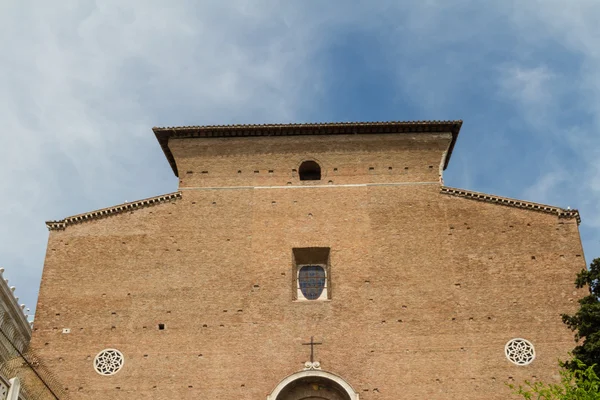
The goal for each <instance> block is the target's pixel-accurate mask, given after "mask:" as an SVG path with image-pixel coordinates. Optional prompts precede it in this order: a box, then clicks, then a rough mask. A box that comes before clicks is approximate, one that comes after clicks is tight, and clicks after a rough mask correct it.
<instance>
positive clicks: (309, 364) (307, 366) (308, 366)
mask: <svg viewBox="0 0 600 400" xmlns="http://www.w3.org/2000/svg"><path fill="white" fill-rule="evenodd" d="M311 369H321V363H320V362H318V361H314V362H310V361H307V362H305V363H304V370H305V371H308V370H311Z"/></svg>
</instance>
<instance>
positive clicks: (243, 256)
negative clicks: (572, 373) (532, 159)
mask: <svg viewBox="0 0 600 400" xmlns="http://www.w3.org/2000/svg"><path fill="white" fill-rule="evenodd" d="M427 138H428V139H431V140H425V141H421V140H420V139H419V138H414V139H411V140H406V139H407V138H399V139H398V138H396V139H393V140H387V139H386V140H384V139H383V138H366V139H365V138H362V137H359V138H352V139H353V140H355V144H357V146H358V147H356V146H353V145H352V142H351V141H350V142H351V143H350V144H349V143H348V142H341V141H339V142H338V141H337V139H336V140H335V141H334V142H333V143H330V142H327V140H325V139H326V138H324V137H321V138H310V140H308V139H302V138H272V139H271V138H259V139H249V140H245V139H244V140H242V139H233V140H232V141H231V142H229V141H228V140H230V139H209V140H201V139H185V140H178V141H174V142H173V143H172V149H173V152H174V154H175V155H176V158H177V160H178V161H177V162H178V168H179V172H180V177H181V179H182V183H181V186H182V189H183V197H182V199H181V200H177V201H175V202H173V203H166V204H160V205H156V206H153V207H149V208H145V209H140V210H136V211H134V212H130V213H123V214H120V215H116V216H112V217H109V218H105V219H100V220H96V221H90V222H84V223H81V224H78V225H74V226H69V227H67V228H66V229H65V230H64V231H52V232H51V234H50V239H49V243H48V252H47V257H46V263H45V268H44V275H43V279H42V285H41V289H40V297H39V303H38V308H37V314H36V322H35V328H34V335H33V340H32V347H33V348H34V349H35V350H36V351H37V352H38V353H39V354H40V355H41V356H42V357H43V358H44V359H45V360H46V363H47V364H48V365H49V366H50V367H51V368H52V369H53V370H54V372H55V373H56V374H57V375H58V376H59V377H60V378H61V379H62V381H63V383H64V385H65V387H68V389H69V393H70V394H71V396H72V398H74V399H100V398H106V397H107V396H110V398H114V399H138V398H139V399H142V398H144V399H145V398H152V399H165V400H166V399H173V398H177V399H198V398H214V399H223V400H237V399H266V396H267V394H268V393H269V392H270V391H271V390H272V389H273V388H274V387H275V386H276V385H277V383H278V382H279V381H280V380H282V379H283V378H284V377H285V376H287V375H289V374H291V373H294V372H296V371H298V370H301V369H302V367H303V364H304V362H305V361H307V360H308V358H309V348H308V347H307V346H302V345H301V343H304V342H306V341H307V340H309V339H310V336H315V339H317V340H319V341H322V342H323V344H322V345H320V346H317V348H316V360H317V361H320V362H321V364H322V367H323V369H324V370H327V371H331V372H333V373H336V374H338V375H340V376H341V377H343V378H344V379H345V380H347V381H348V382H349V383H350V384H351V385H352V386H353V387H354V388H355V390H356V391H357V392H359V393H360V396H361V399H364V400H371V399H378V400H384V399H385V400H397V399H400V398H421V399H422V398H425V399H482V398H486V399H498V400H500V399H507V398H510V396H509V390H508V389H507V388H506V386H505V384H504V382H506V381H508V380H509V379H511V377H512V379H514V380H515V381H522V380H524V379H530V380H531V379H535V378H533V377H536V378H537V379H543V380H546V381H549V380H553V379H556V378H557V368H556V365H557V363H556V361H557V359H558V358H564V357H566V353H567V352H568V351H569V350H570V349H572V347H573V346H574V343H573V340H572V333H571V332H570V331H568V329H566V328H565V327H564V326H563V324H562V322H561V320H560V313H563V312H571V311H573V310H574V309H575V308H576V299H577V296H578V293H576V292H575V291H574V289H573V281H574V276H575V274H576V272H577V271H579V270H580V269H582V268H584V267H585V262H584V260H583V257H582V248H581V244H580V240H579V233H578V229H577V224H576V221H575V220H574V219H558V218H557V217H556V216H554V215H550V214H544V213H540V212H535V211H529V210H522V209H517V208H511V207H506V206H501V205H496V204H490V203H484V202H479V201H474V200H470V199H463V198H457V197H452V196H448V195H445V194H440V193H439V184H437V183H435V182H437V180H438V173H439V170H438V168H439V164H440V158H441V155H442V153H443V151H445V149H446V148H447V139H443V140H442V139H435V140H433V139H432V136H428V137H427ZM317 139H318V140H317ZM234 141H238V143H237V144H236V143H234ZM206 144H208V145H206ZM234 144H235V145H234ZM238 144H241V145H243V146H242V147H245V148H246V151H242V147H240V146H238ZM228 148H229V151H230V152H231V153H230V154H224V152H225V151H226V150H227V149H228ZM294 149H295V150H294ZM194 154H196V156H194ZM306 155H308V156H310V157H313V158H315V159H318V160H319V161H320V162H321V163H322V166H323V168H324V173H325V176H324V179H323V180H322V181H321V182H320V183H317V186H321V187H296V185H297V184H298V183H299V182H298V180H297V177H296V178H294V176H293V174H292V172H291V170H292V169H293V168H297V167H298V165H299V163H300V162H301V161H302V159H303V158H305V157H306ZM430 165H432V166H433V168H429V166H430ZM371 166H372V167H374V169H373V170H369V167H371ZM390 166H391V167H392V170H389V169H388V167H390ZM405 167H408V170H405V169H404V168H405ZM333 168H338V171H337V175H335V174H334V172H333ZM238 169H239V170H242V174H237V170H238ZM270 169H271V170H273V171H274V172H273V173H272V174H269V172H268V171H269V170H270ZM203 170H206V171H208V173H207V174H202V172H201V171H203ZM254 170H258V171H259V173H258V174H254V172H253V171H254ZM187 171H192V173H190V174H187V173H186V172H187ZM239 175H242V176H241V177H240V176H239ZM330 179H331V180H333V185H328V183H327V182H328V180H330ZM288 181H289V182H292V185H291V187H285V188H270V189H269V188H256V189H253V188H237V189H207V188H206V187H216V186H235V185H238V186H253V185H282V186H287V182H288ZM366 182H372V183H388V184H391V183H394V182H396V183H400V184H398V185H393V184H391V185H389V186H381V185H380V186H377V185H375V186H373V185H369V186H336V185H338V184H347V183H366ZM417 182H433V183H430V184H418V183H417ZM311 185H315V182H311ZM193 187H204V188H198V189H189V188H193ZM310 246H319V247H330V248H331V259H330V261H331V283H332V289H333V297H332V299H331V301H325V302H293V301H292V291H291V285H290V281H291V279H292V276H291V271H292V248H294V247H310ZM533 257H535V259H533ZM159 323H164V324H165V326H166V328H165V330H162V331H160V330H158V328H157V325H158V324H159ZM65 327H67V328H70V329H71V333H70V334H63V333H61V332H62V328H65ZM514 337H523V338H525V339H528V340H530V341H531V342H533V344H534V345H535V347H536V351H537V358H536V360H535V361H534V362H533V363H532V364H531V365H529V366H525V367H518V366H516V365H513V364H511V363H510V362H509V361H508V360H507V359H506V358H505V356H504V345H505V343H506V342H507V341H508V340H509V339H511V338H514ZM104 348H117V349H119V350H120V351H122V352H123V354H124V355H125V357H126V361H125V365H124V367H123V369H122V370H121V371H120V372H119V373H117V374H116V375H114V376H111V377H103V376H100V375H98V374H97V373H96V372H95V371H94V369H93V367H92V360H93V358H94V356H95V355H96V354H97V353H98V352H99V351H100V350H102V349H104Z"/></svg>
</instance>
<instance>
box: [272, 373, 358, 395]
mask: <svg viewBox="0 0 600 400" xmlns="http://www.w3.org/2000/svg"><path fill="white" fill-rule="evenodd" d="M267 400H358V394H357V393H356V392H355V391H354V390H353V389H352V387H350V385H349V384H348V383H347V382H346V381H344V380H343V379H342V378H340V377H339V376H337V375H334V374H331V373H329V372H325V371H321V370H311V371H302V372H298V373H296V374H293V375H290V376H288V377H287V378H285V379H284V380H283V381H281V382H280V383H279V385H277V387H276V388H275V390H273V392H272V393H271V394H270V395H269V396H267Z"/></svg>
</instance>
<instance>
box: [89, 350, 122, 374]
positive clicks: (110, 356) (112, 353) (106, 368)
mask: <svg viewBox="0 0 600 400" xmlns="http://www.w3.org/2000/svg"><path fill="white" fill-rule="evenodd" d="M123 364H125V357H123V353H121V352H120V351H119V350H117V349H104V350H102V351H101V352H100V353H98V355H96V357H95V358H94V369H95V370H96V372H97V373H99V374H100V375H102V376H110V375H114V374H116V373H117V372H119V371H120V370H121V368H122V367H123Z"/></svg>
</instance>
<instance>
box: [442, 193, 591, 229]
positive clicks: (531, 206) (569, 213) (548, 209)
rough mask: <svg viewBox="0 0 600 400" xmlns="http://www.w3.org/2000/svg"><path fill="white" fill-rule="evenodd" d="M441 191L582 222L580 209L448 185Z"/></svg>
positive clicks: (578, 222)
mask: <svg viewBox="0 0 600 400" xmlns="http://www.w3.org/2000/svg"><path fill="white" fill-rule="evenodd" d="M440 193H442V194H448V195H451V196H458V197H464V198H467V199H473V200H479V201H485V202H488V203H496V204H502V205H505V206H509V207H516V208H524V209H528V210H534V211H540V212H544V213H548V214H554V215H556V216H558V217H559V218H575V219H576V220H577V225H579V224H580V223H581V216H580V215H579V211H578V210H565V209H564V208H559V207H553V206H549V205H546V204H539V203H532V202H529V201H523V200H516V199H510V198H507V197H500V196H494V195H490V194H485V193H480V192H473V191H470V190H464V189H456V188H451V187H447V186H442V187H441V188H440Z"/></svg>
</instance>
